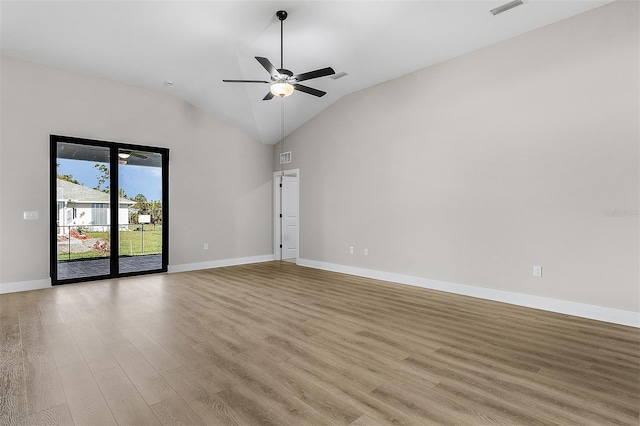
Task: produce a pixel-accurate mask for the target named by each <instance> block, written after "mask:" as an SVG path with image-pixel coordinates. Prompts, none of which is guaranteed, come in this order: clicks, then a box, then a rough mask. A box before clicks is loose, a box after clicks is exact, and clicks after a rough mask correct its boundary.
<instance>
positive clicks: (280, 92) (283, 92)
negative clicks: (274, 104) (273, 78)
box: [271, 82, 294, 98]
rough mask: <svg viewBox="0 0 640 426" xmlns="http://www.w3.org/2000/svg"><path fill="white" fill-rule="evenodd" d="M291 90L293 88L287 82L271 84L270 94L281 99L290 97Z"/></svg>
mask: <svg viewBox="0 0 640 426" xmlns="http://www.w3.org/2000/svg"><path fill="white" fill-rule="evenodd" d="M293 90H294V87H293V86H292V85H291V84H289V83H287V82H279V83H273V84H272V85H271V93H273V94H274V95H275V96H279V97H281V98H284V97H286V96H289V95H291V94H292V93H293Z"/></svg>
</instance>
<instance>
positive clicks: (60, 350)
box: [44, 322, 84, 366]
mask: <svg viewBox="0 0 640 426" xmlns="http://www.w3.org/2000/svg"><path fill="white" fill-rule="evenodd" d="M44 333H45V335H46V339H47V343H48V345H49V348H50V349H51V352H52V354H53V359H54V360H55V362H56V365H57V366H61V365H65V364H72V363H75V362H78V361H84V357H83V356H82V352H80V349H79V348H78V345H77V344H76V342H75V340H74V338H73V336H72V335H71V333H70V332H69V329H68V328H67V325H66V324H65V323H64V322H62V323H55V324H52V325H47V326H45V327H44Z"/></svg>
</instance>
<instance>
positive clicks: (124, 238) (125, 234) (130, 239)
mask: <svg viewBox="0 0 640 426" xmlns="http://www.w3.org/2000/svg"><path fill="white" fill-rule="evenodd" d="M155 228H156V229H155V230H153V227H152V229H151V230H147V229H145V230H144V233H143V232H142V231H120V232H119V239H120V250H119V254H120V255H121V256H139V255H143V254H160V253H162V228H160V227H155ZM143 235H144V237H143ZM88 238H90V239H95V238H97V239H98V240H99V241H100V242H101V243H103V242H105V241H109V233H108V232H89V233H88ZM143 238H144V250H143V248H142V247H143ZM92 241H93V240H92ZM109 248H110V249H112V247H109ZM114 254H115V253H114ZM104 256H109V250H107V251H105V252H104V253H103V252H101V251H100V250H89V251H87V252H83V253H71V254H69V253H59V254H58V260H76V259H91V258H96V257H104Z"/></svg>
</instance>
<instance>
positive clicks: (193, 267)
mask: <svg viewBox="0 0 640 426" xmlns="http://www.w3.org/2000/svg"><path fill="white" fill-rule="evenodd" d="M273 259H274V257H273V255H272V254H267V255H263V256H251V257H238V258H235V259H222V260H210V261H207V262H198V263H185V264H182V265H169V266H168V268H167V269H168V272H169V273H170V274H171V273H175V272H188V271H198V270H201V269H212V268H222V267H224V266H234V265H246V264H248V263H260V262H269V261H271V260H273Z"/></svg>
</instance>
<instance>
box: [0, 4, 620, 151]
mask: <svg viewBox="0 0 640 426" xmlns="http://www.w3.org/2000/svg"><path fill="white" fill-rule="evenodd" d="M610 1H611V0H603V1H589V0H581V1H575V0H569V1H555V0H525V3H524V5H522V6H519V7H516V8H514V9H511V10H509V11H507V12H505V13H502V14H500V15H497V16H493V15H492V14H491V13H489V10H490V9H492V8H495V7H497V6H500V5H502V4H504V3H506V2H507V1H505V0H470V1H455V0H453V1H452V0H447V1H395V0H393V1H391V0H388V1H188V0H185V1H2V2H1V3H0V19H1V21H0V22H1V33H0V36H1V37H0V40H1V46H0V47H1V53H2V54H3V55H8V56H13V57H16V58H19V59H24V60H28V61H32V62H36V63H41V64H46V65H51V66H55V67H59V68H62V69H66V70H70V71H74V72H79V73H84V74H90V75H94V76H98V77H102V78H106V79H111V80H116V81H120V82H123V83H126V84H131V85H136V86H142V87H146V88H149V89H152V90H157V91H162V92H167V93H170V94H172V95H174V96H176V97H178V98H181V99H183V100H185V101H187V102H189V103H191V104H193V105H195V106H197V107H199V108H201V109H203V110H205V111H207V112H209V113H211V114H213V115H215V116H217V117H218V118H220V119H222V120H224V121H226V122H228V123H230V124H231V125H234V126H236V127H238V128H240V129H241V130H242V131H244V132H245V133H246V134H248V135H249V136H251V137H253V138H255V139H256V140H258V141H261V142H263V143H267V144H274V143H277V142H278V141H279V140H280V139H281V135H282V127H281V126H282V121H283V120H282V114H283V112H284V133H285V134H288V133H290V132H291V131H293V130H295V129H296V128H297V127H299V126H301V125H302V124H304V123H305V122H306V121H308V120H309V119H311V118H312V117H314V116H315V115H317V114H319V113H320V112H322V110H324V109H325V108H327V107H329V106H330V105H331V104H333V103H334V102H336V101H337V100H339V99H340V98H341V97H343V96H345V95H348V94H349V93H352V92H355V91H358V90H361V89H364V88H367V87H370V86H373V85H376V84H379V83H382V82H385V81H388V80H391V79H393V78H396V77H399V76H402V75H404V74H407V73H410V72H413V71H415V70H418V69H421V68H424V67H427V66H430V65H433V64H436V63H438V62H442V61H445V60H447V59H450V58H453V57H456V56H459V55H462V54H465V53H468V52H471V51H473V50H477V49H480V48H482V47H485V46H488V45H491V44H494V43H497V42H499V41H501V40H505V39H508V38H511V37H515V36H517V35H519V34H522V33H525V32H528V31H531V30H534V29H536V28H540V27H542V26H545V25H549V24H551V23H553V22H556V21H559V20H562V19H565V18H568V17H570V16H573V15H576V14H578V13H582V12H584V11H587V10H589V9H592V8H595V7H598V6H601V5H603V4H606V3H609V2H610ZM281 9H284V10H286V11H287V12H288V13H289V17H288V18H287V20H286V21H285V23H284V67H285V68H287V69H290V70H292V71H294V73H302V72H306V71H310V70H314V69H317V68H323V67H326V66H331V67H333V68H334V69H335V71H336V72H337V73H346V74H347V75H346V76H344V77H342V78H339V79H332V78H330V77H323V78H320V79H316V80H310V81H308V82H306V83H305V84H306V85H308V86H312V87H315V88H318V89H321V90H324V91H326V92H327V95H326V96H324V97H322V98H317V97H314V96H310V95H308V94H305V93H300V92H295V93H294V94H293V95H292V96H290V97H287V98H284V99H279V98H275V99H272V100H270V101H263V100H262V98H263V97H264V96H265V94H266V93H267V92H268V89H269V86H268V85H266V84H264V85H263V84H231V83H223V82H222V80H223V79H258V80H263V79H268V74H267V72H266V71H265V69H264V68H263V67H262V66H261V65H260V64H259V63H258V62H257V61H256V60H255V59H254V57H255V56H264V57H267V58H269V59H270V60H271V61H272V62H273V63H274V64H275V65H277V66H279V62H280V21H278V19H277V18H276V16H275V12H276V11H277V10H281ZM496 77H499V76H496ZM167 80H171V81H172V82H173V83H174V84H173V86H166V85H164V84H163V82H165V81H167ZM283 104H284V105H283Z"/></svg>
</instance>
